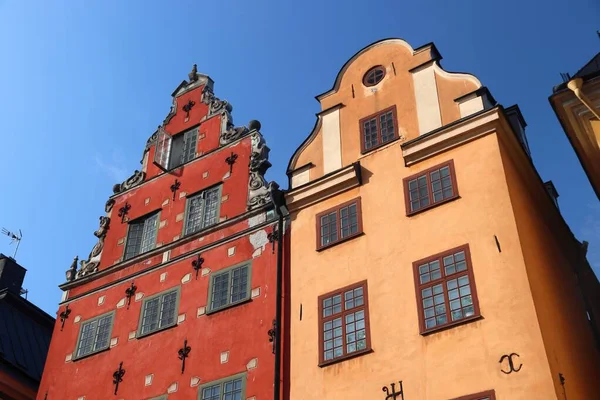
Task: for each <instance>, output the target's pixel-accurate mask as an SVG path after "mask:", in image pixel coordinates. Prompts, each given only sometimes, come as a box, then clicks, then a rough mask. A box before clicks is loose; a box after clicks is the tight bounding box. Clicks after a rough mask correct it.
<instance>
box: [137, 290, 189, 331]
mask: <svg viewBox="0 0 600 400" xmlns="http://www.w3.org/2000/svg"><path fill="white" fill-rule="evenodd" d="M178 309H179V288H176V289H171V290H168V291H166V292H163V293H159V294H156V295H154V296H150V297H147V298H145V299H144V302H143V304H142V312H141V314H140V322H139V329H138V336H144V335H148V334H150V333H153V332H157V331H160V330H162V329H164V328H168V327H170V326H174V325H175V324H176V323H177V312H178Z"/></svg>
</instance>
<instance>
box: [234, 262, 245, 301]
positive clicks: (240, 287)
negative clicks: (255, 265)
mask: <svg viewBox="0 0 600 400" xmlns="http://www.w3.org/2000/svg"><path fill="white" fill-rule="evenodd" d="M231 276H232V279H231V303H236V302H238V301H241V300H245V299H246V298H247V297H248V266H246V265H245V266H242V267H238V268H235V269H233V270H232V271H231Z"/></svg>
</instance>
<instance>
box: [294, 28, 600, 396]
mask: <svg viewBox="0 0 600 400" xmlns="http://www.w3.org/2000/svg"><path fill="white" fill-rule="evenodd" d="M440 60H441V56H440V54H439V53H438V51H437V49H436V48H435V46H434V45H433V44H428V45H425V46H422V47H419V48H417V49H413V48H412V47H411V46H410V45H409V44H408V43H406V42H405V41H403V40H400V39H387V40H382V41H380V42H377V43H374V44H372V45H370V46H367V47H366V48H364V49H362V50H360V51H359V52H358V53H356V54H355V55H354V56H352V58H350V60H348V62H346V64H344V66H343V67H342V69H341V70H340V72H339V73H338V75H337V77H336V79H335V82H334V84H333V87H332V88H331V89H330V90H328V91H327V92H325V93H323V94H321V95H319V96H317V100H318V101H319V102H320V104H321V109H322V111H321V112H320V113H319V114H318V115H317V121H316V124H315V127H314V128H313V130H312V132H311V133H310V135H309V136H308V137H307V139H306V140H305V141H304V142H303V143H302V145H301V146H300V147H299V148H298V150H297V151H296V152H295V153H294V155H293V157H292V158H291V160H290V163H289V166H288V176H289V180H290V189H289V191H288V192H287V193H286V201H287V207H288V209H289V211H290V215H291V231H290V239H291V240H290V252H289V257H290V259H289V266H288V270H287V271H286V282H285V287H286V291H285V299H286V305H285V315H286V318H285V322H286V328H288V329H287V330H286V331H284V343H285V350H284V354H285V355H286V357H285V359H286V360H288V361H289V364H288V365H287V366H286V367H287V369H286V370H285V371H284V389H285V393H286V395H287V396H289V398H291V399H298V400H310V399H382V400H384V399H405V400H413V399H419V400H438V399H440V400H441V399H456V398H460V399H471V400H481V399H486V400H487V399H499V400H502V399H510V400H516V399H566V398H568V399H569V400H573V399H591V398H598V393H597V389H598V382H600V354H599V347H598V345H599V343H598V340H597V337H598V336H597V327H596V326H595V325H594V320H595V319H596V320H597V316H598V313H597V311H598V308H597V304H594V303H593V298H592V296H591V295H590V292H593V291H596V292H598V291H600V285H599V284H598V281H597V279H596V278H595V276H594V274H593V273H591V271H590V269H589V265H587V262H586V261H585V255H584V251H583V249H582V245H581V243H579V242H578V241H577V240H576V239H575V238H574V236H573V234H572V233H571V231H570V230H569V228H568V226H567V225H566V223H565V221H564V220H563V218H562V216H561V214H560V212H559V210H558V208H557V203H556V192H555V191H550V190H549V189H548V188H553V186H552V185H551V184H550V183H547V184H546V185H545V184H544V182H543V181H542V180H541V178H540V176H539V175H538V173H537V171H536V169H535V167H534V165H533V163H532V160H531V157H530V153H529V147H528V144H527V139H526V136H525V125H526V124H525V120H524V118H523V116H522V115H521V113H520V111H519V108H518V107H517V106H512V107H508V108H505V107H503V106H501V105H498V104H497V103H496V102H495V100H494V99H493V97H492V96H491V95H490V93H489V91H488V90H487V89H486V88H485V87H484V86H482V84H481V83H480V81H479V80H478V79H477V78H476V77H474V76H472V75H468V74H458V73H449V72H446V71H444V70H443V69H442V68H441V67H440ZM583 284H585V287H583V286H584V285H583Z"/></svg>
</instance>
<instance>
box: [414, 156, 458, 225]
mask: <svg viewBox="0 0 600 400" xmlns="http://www.w3.org/2000/svg"><path fill="white" fill-rule="evenodd" d="M404 193H405V195H404V198H405V202H406V214H407V215H411V214H414V213H416V212H419V211H423V210H426V209H428V208H431V207H433V206H435V205H438V204H440V203H444V202H446V201H450V200H453V199H455V198H457V197H458V188H457V185H456V174H455V172H454V162H453V161H452V160H450V161H448V162H445V163H444V164H440V165H436V166H435V167H432V168H429V169H427V170H425V171H423V172H420V173H418V174H416V175H413V176H409V177H408V178H404Z"/></svg>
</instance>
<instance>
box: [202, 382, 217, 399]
mask: <svg viewBox="0 0 600 400" xmlns="http://www.w3.org/2000/svg"><path fill="white" fill-rule="evenodd" d="M220 395H221V385H213V386H209V387H205V388H203V389H202V400H220V398H219V397H220Z"/></svg>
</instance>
